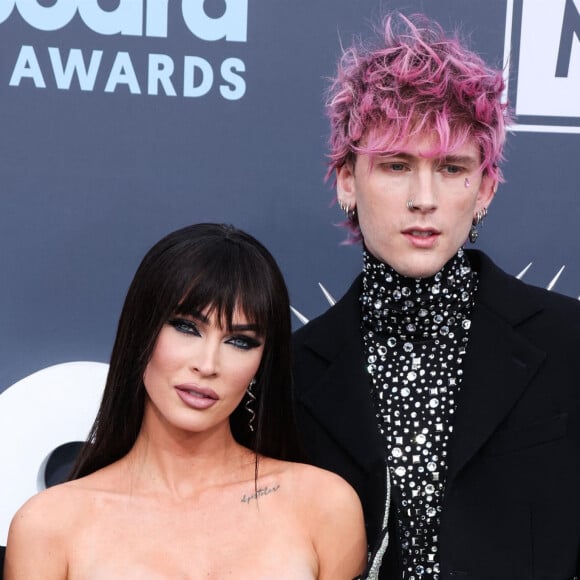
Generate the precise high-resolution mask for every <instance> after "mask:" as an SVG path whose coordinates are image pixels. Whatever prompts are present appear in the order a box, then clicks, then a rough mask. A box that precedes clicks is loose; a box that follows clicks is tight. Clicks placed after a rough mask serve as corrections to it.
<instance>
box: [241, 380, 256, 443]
mask: <svg viewBox="0 0 580 580" xmlns="http://www.w3.org/2000/svg"><path fill="white" fill-rule="evenodd" d="M255 384H256V379H255V378H253V379H252V380H251V381H250V384H249V385H248V388H247V389H246V395H247V396H248V398H247V400H246V403H245V405H244V407H245V409H246V411H248V413H250V420H249V421H248V427H249V428H250V431H251V432H252V433H253V432H254V421H255V420H256V411H254V402H255V401H256V395H255V394H254V391H253V390H252V389H253V387H254V385H255Z"/></svg>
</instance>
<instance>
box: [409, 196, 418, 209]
mask: <svg viewBox="0 0 580 580" xmlns="http://www.w3.org/2000/svg"><path fill="white" fill-rule="evenodd" d="M407 209H408V210H411V211H413V210H414V209H417V208H416V207H415V200H414V199H408V200H407Z"/></svg>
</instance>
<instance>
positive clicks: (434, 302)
mask: <svg viewBox="0 0 580 580" xmlns="http://www.w3.org/2000/svg"><path fill="white" fill-rule="evenodd" d="M363 273H364V275H363V292H362V294H361V297H360V301H361V307H362V321H363V322H362V323H363V338H364V346H365V353H366V358H367V362H368V366H367V370H368V372H369V374H370V376H371V379H372V395H373V400H374V401H375V406H376V416H377V420H378V422H379V429H380V431H381V433H382V435H383V437H384V438H385V441H386V447H387V465H388V467H389V469H390V473H391V477H392V482H393V500H394V502H395V505H396V507H397V517H398V520H399V531H400V545H401V549H402V563H403V570H404V572H403V578H405V579H408V580H427V579H430V580H438V578H439V557H438V533H439V525H440V514H441V504H442V499H443V492H444V489H445V479H446V473H447V460H446V457H447V444H448V441H449V437H450V435H451V433H452V431H453V413H454V412H455V407H456V400H457V395H458V394H459V389H460V386H461V378H462V372H463V371H462V363H463V358H464V355H465V352H466V348H467V342H468V338H469V328H470V325H471V321H470V315H471V311H472V308H473V302H474V296H475V293H476V290H477V274H476V273H475V272H474V271H473V270H472V269H471V267H470V265H469V262H468V260H467V256H466V255H465V254H464V252H463V250H462V249H460V250H459V252H458V253H457V254H456V255H455V256H454V258H452V259H451V260H450V261H449V262H448V263H447V264H446V265H445V266H444V268H443V269H442V270H441V271H440V272H438V273H437V274H436V275H435V276H433V277H431V278H424V279H411V278H405V277H403V276H401V275H399V274H398V273H397V272H395V271H394V270H393V269H392V268H391V267H390V266H387V265H386V264H384V263H381V262H379V261H378V260H376V259H375V258H374V257H373V256H371V255H370V254H369V253H368V252H367V251H365V253H364V270H363Z"/></svg>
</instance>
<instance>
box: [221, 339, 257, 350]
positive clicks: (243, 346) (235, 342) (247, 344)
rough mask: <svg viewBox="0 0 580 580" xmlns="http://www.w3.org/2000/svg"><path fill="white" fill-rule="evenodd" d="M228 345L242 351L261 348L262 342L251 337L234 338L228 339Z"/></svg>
mask: <svg viewBox="0 0 580 580" xmlns="http://www.w3.org/2000/svg"><path fill="white" fill-rule="evenodd" d="M228 344H231V345H232V346H235V347H236V348H239V349H240V350H251V349H252V348H256V347H258V346H260V341H259V340H256V339H255V338H252V337H250V336H232V337H231V338H230V339H228Z"/></svg>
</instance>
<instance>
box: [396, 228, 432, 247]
mask: <svg viewBox="0 0 580 580" xmlns="http://www.w3.org/2000/svg"><path fill="white" fill-rule="evenodd" d="M440 234H441V232H440V231H439V230H437V229H435V228H415V227H410V228H407V229H406V230H403V235H404V236H405V237H406V238H407V239H408V240H409V241H410V242H411V244H412V245H413V246H414V247H416V248H422V249H430V248H432V247H433V246H434V245H435V243H436V241H437V240H438V239H439V235H440Z"/></svg>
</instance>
